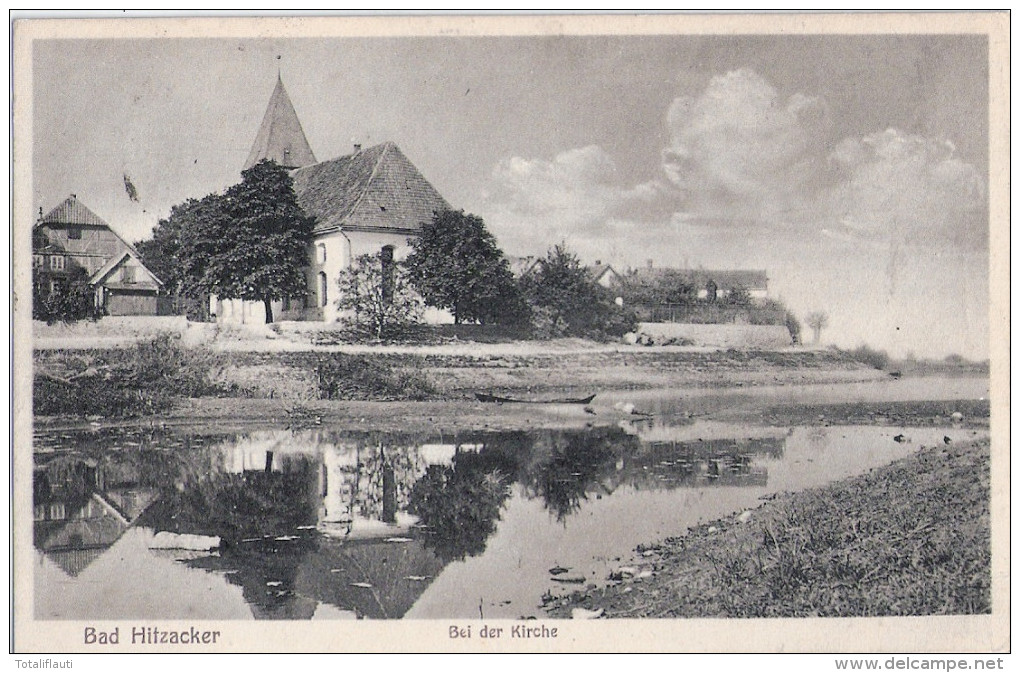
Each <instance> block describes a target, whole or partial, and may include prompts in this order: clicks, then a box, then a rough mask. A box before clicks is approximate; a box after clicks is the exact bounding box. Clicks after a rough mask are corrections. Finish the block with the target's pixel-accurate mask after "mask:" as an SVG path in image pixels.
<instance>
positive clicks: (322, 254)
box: [315, 243, 326, 264]
mask: <svg viewBox="0 0 1020 673" xmlns="http://www.w3.org/2000/svg"><path fill="white" fill-rule="evenodd" d="M315 261H316V262H318V263H319V264H325V263H326V244H325V243H319V244H317V245H316V246H315Z"/></svg>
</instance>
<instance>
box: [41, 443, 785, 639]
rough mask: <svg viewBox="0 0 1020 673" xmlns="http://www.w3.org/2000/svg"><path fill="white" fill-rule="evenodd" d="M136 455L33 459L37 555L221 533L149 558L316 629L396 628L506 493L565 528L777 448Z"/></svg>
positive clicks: (66, 453) (723, 477) (390, 446)
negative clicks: (201, 548) (141, 532)
mask: <svg viewBox="0 0 1020 673" xmlns="http://www.w3.org/2000/svg"><path fill="white" fill-rule="evenodd" d="M110 443H111V444H113V443H114V442H113V440H111V442H110ZM116 443H119V444H124V441H123V437H119V438H118V440H117V442H116ZM70 444H73V441H72V442H70ZM128 444H129V445H130V448H128V449H124V448H122V447H114V446H108V447H107V448H106V449H103V448H102V446H101V445H102V442H101V441H99V440H97V438H96V437H95V436H94V435H92V436H90V438H89V442H88V445H87V447H86V448H83V449H80V450H73V446H67V449H66V450H61V451H57V452H53V453H45V454H43V453H40V454H38V455H37V456H36V467H35V475H34V477H35V478H34V489H33V491H34V510H35V527H34V532H35V535H34V539H35V546H36V548H37V549H38V550H39V551H40V552H42V553H43V554H44V555H45V556H47V557H48V558H50V559H51V560H53V561H54V562H55V563H56V564H57V565H58V566H59V567H60V568H61V569H63V571H64V572H65V573H66V574H67V575H68V576H69V577H71V578H74V577H77V576H78V575H79V574H81V573H82V572H83V571H84V570H85V568H87V567H88V565H89V564H90V563H92V562H93V561H94V560H95V559H96V558H98V557H99V556H101V555H102V554H104V553H105V552H106V551H107V550H109V549H110V547H111V546H112V545H113V544H114V543H115V542H116V541H117V540H118V539H119V538H120V537H121V536H123V535H124V533H125V531H127V530H128V529H129V528H131V527H134V526H137V527H140V528H144V529H148V530H151V531H153V532H161V531H168V532H170V533H176V534H181V535H203V536H215V537H217V538H219V540H220V546H219V548H218V549H215V550H212V551H210V552H204V553H196V552H195V551H188V550H185V549H181V550H170V551H167V550H158V551H157V550H150V554H152V555H159V556H160V557H162V558H165V557H166V556H167V555H169V556H170V557H172V558H173V559H174V560H175V561H177V562H180V563H183V564H185V565H187V566H189V567H193V568H201V569H204V570H206V571H208V572H211V573H216V574H219V575H222V576H223V577H224V578H225V580H226V581H227V582H228V583H230V584H231V585H234V586H238V587H240V588H241V590H242V593H243V596H244V599H245V601H246V602H247V603H248V604H249V606H250V607H251V610H252V613H253V615H254V616H255V617H256V618H265V619H308V618H312V617H314V616H316V615H317V614H321V613H322V611H323V605H324V604H325V605H328V606H331V609H334V612H333V613H332V616H338V615H346V616H349V617H359V618H360V617H367V618H396V617H400V616H402V615H403V614H404V613H405V612H407V610H408V609H410V607H411V606H412V605H413V604H414V602H415V601H416V600H417V598H418V596H420V595H421V593H422V592H424V591H425V589H426V588H427V587H428V585H429V584H430V583H431V581H432V580H433V579H434V578H435V577H436V576H438V575H439V574H440V573H441V572H442V570H443V568H444V567H445V566H446V565H447V564H448V563H451V562H454V561H457V560H461V559H465V558H467V557H470V556H474V555H478V554H481V553H482V552H484V551H485V549H486V545H487V541H488V539H489V538H490V537H491V535H492V534H493V533H494V531H495V530H496V528H497V525H498V522H499V520H500V516H501V512H502V511H503V509H504V508H505V506H506V503H507V500H508V499H509V498H510V497H512V494H513V493H514V492H518V493H520V494H522V495H523V497H525V498H532V499H534V498H537V499H540V500H541V501H542V503H543V505H544V507H545V509H546V510H547V511H549V512H550V513H551V514H553V515H554V516H555V517H556V518H557V519H560V520H563V521H568V520H569V518H570V517H571V516H573V515H574V514H575V513H576V512H577V511H578V510H579V509H580V508H582V507H583V504H584V502H585V501H586V500H587V499H588V498H589V497H592V496H597V497H603V496H605V495H607V494H612V493H613V492H614V491H615V490H616V489H618V488H620V487H621V486H627V487H629V488H632V489H639V490H640V489H655V490H662V489H677V488H693V487H696V488H701V487H715V486H718V487H725V486H749V485H764V484H765V482H766V481H767V479H768V474H767V470H766V467H765V466H764V465H762V464H760V462H761V461H760V459H762V458H769V457H776V456H781V455H782V451H783V439H782V438H777V437H762V438H758V439H744V440H740V441H737V440H723V439H713V440H708V441H677V440H668V439H663V438H661V437H659V438H656V439H654V440H653V441H643V440H642V439H641V438H640V437H639V436H636V435H634V434H628V433H626V432H624V431H622V430H621V429H619V428H604V429H592V430H587V431H573V432H557V431H535V432H505V433H483V434H463V435H458V436H457V437H455V438H438V437H414V436H409V435H387V434H381V433H361V434H357V433H346V432H339V431H329V430H321V429H315V430H267V431H259V432H253V433H248V434H243V435H228V436H220V437H209V436H205V437H198V436H189V437H184V438H182V437H180V436H175V435H173V434H167V433H163V434H160V433H150V434H149V435H147V436H144V437H140V438H138V441H133V442H128ZM78 446H86V445H85V443H81V444H78ZM167 447H171V448H169V449H168V448H167ZM336 610H339V612H336Z"/></svg>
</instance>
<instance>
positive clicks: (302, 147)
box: [244, 77, 315, 169]
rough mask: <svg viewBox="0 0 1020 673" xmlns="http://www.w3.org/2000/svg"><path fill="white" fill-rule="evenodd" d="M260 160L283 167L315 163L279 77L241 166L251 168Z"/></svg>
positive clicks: (292, 105)
mask: <svg viewBox="0 0 1020 673" xmlns="http://www.w3.org/2000/svg"><path fill="white" fill-rule="evenodd" d="M263 159H272V160H273V161H275V162H276V163H278V164H280V165H281V166H285V167H287V168H295V167H298V166H310V165H312V164H314V163H315V155H314V154H312V148H311V146H310V145H309V144H308V139H307V138H306V137H305V131H304V129H303V128H301V121H300V120H299V119H298V116H297V112H295V111H294V104H293V103H291V102H290V96H288V95H287V90H286V89H285V88H283V79H282V78H280V77H277V79H276V88H275V89H273V95H272V96H270V97H269V105H268V106H267V107H266V114H265V116H264V117H263V118H262V125H261V126H260V127H259V132H258V135H256V136H255V143H254V144H253V145H252V147H251V152H249V153H248V160H247V161H245V162H244V167H245V169H248V168H251V167H252V166H254V165H255V164H257V163H258V162H260V161H262V160H263Z"/></svg>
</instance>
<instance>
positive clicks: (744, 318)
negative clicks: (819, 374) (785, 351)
mask: <svg viewBox="0 0 1020 673" xmlns="http://www.w3.org/2000/svg"><path fill="white" fill-rule="evenodd" d="M634 310H635V311H636V312H637V315H638V319H639V320H641V321H643V322H677V323H691V324H695V325H782V324H784V323H785V320H786V313H785V312H784V311H782V310H779V309H774V308H765V307H760V306H727V305H726V304H655V305H637V306H635V307H634Z"/></svg>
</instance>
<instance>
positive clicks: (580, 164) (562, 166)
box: [484, 145, 674, 256]
mask: <svg viewBox="0 0 1020 673" xmlns="http://www.w3.org/2000/svg"><path fill="white" fill-rule="evenodd" d="M673 199H674V194H673V190H672V189H671V188H670V187H668V186H667V185H666V184H665V183H662V182H645V183H639V184H637V185H628V184H625V183H624V181H623V180H622V178H621V176H620V174H619V171H618V169H617V166H616V163H615V162H614V161H613V159H612V157H611V156H609V154H608V153H607V152H605V150H603V149H602V148H601V147H599V146H597V145H589V146H586V147H580V148H574V149H570V150H566V151H564V152H561V153H560V154H557V155H556V156H555V157H553V159H552V160H546V159H525V158H521V157H511V158H509V159H505V160H503V161H501V162H500V163H499V164H498V165H497V166H496V167H495V169H494V170H493V173H492V176H491V178H490V180H489V185H488V188H487V189H486V193H485V194H484V201H485V211H484V212H485V219H486V221H487V222H489V223H490V224H491V225H492V229H493V231H494V233H495V234H496V235H497V237H498V238H499V239H500V241H501V242H502V243H503V245H504V246H505V247H507V248H508V249H511V250H515V251H519V252H527V253H529V254H536V253H543V252H544V251H545V249H546V248H548V247H550V246H551V245H554V244H555V243H557V242H559V241H561V240H565V241H567V242H568V244H572V245H574V247H578V248H580V247H585V248H588V249H589V250H591V251H592V254H596V255H597V254H599V253H598V251H602V250H605V251H606V254H603V255H602V256H608V255H609V254H610V253H611V251H609V250H608V247H614V246H617V245H620V243H621V237H626V236H628V235H631V234H635V233H637V232H639V231H640V230H641V229H642V228H647V225H648V223H649V222H655V221H658V222H663V221H666V220H667V219H668V218H669V215H670V214H671V213H672V210H673ZM607 246H608V247H607Z"/></svg>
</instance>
